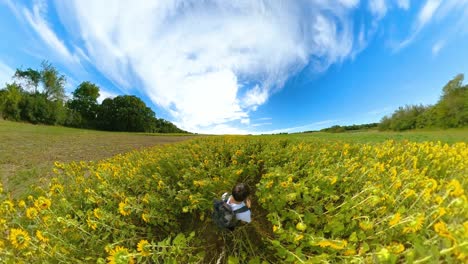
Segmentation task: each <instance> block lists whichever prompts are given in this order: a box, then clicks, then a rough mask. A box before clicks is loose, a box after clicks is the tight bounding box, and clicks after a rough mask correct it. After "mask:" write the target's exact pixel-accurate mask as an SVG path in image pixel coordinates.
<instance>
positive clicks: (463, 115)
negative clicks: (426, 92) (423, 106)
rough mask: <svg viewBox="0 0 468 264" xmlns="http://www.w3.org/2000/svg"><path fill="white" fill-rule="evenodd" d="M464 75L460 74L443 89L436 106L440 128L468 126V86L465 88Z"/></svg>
mask: <svg viewBox="0 0 468 264" xmlns="http://www.w3.org/2000/svg"><path fill="white" fill-rule="evenodd" d="M463 79H464V75H463V74H458V75H457V76H455V78H453V79H452V80H450V81H449V82H448V83H447V84H446V85H445V86H444V88H443V89H442V91H443V93H442V96H441V98H440V100H439V102H438V103H437V104H436V105H435V114H436V118H437V123H438V125H439V126H441V127H444V128H448V127H461V126H466V125H468V102H467V101H468V86H466V85H465V86H463Z"/></svg>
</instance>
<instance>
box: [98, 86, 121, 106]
mask: <svg viewBox="0 0 468 264" xmlns="http://www.w3.org/2000/svg"><path fill="white" fill-rule="evenodd" d="M117 96H118V94H116V93H114V92H109V91H108V90H105V89H102V88H100V89H99V97H98V99H97V101H98V103H102V101H104V99H106V98H114V97H117Z"/></svg>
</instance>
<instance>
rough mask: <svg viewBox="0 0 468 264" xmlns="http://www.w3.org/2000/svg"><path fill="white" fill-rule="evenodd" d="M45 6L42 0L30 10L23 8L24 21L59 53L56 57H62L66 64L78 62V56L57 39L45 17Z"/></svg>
mask: <svg viewBox="0 0 468 264" xmlns="http://www.w3.org/2000/svg"><path fill="white" fill-rule="evenodd" d="M46 8H47V7H46V3H45V2H42V1H36V2H35V3H34V5H33V8H32V10H29V9H27V8H24V9H23V14H24V17H25V18H26V21H27V22H28V23H29V25H30V26H31V27H32V28H33V29H34V31H35V32H36V33H37V34H38V36H39V37H40V38H41V39H42V41H44V42H45V43H46V44H47V45H48V46H49V47H50V48H51V49H52V51H54V52H56V53H57V54H58V55H59V56H58V58H60V59H63V60H64V62H65V63H66V64H79V61H80V59H79V57H78V56H77V55H75V54H73V53H72V52H70V51H69V50H68V48H67V47H66V46H65V44H64V42H63V41H62V40H60V39H59V37H58V36H57V35H56V34H55V32H54V31H53V30H52V29H51V28H50V26H49V25H48V23H47V21H46V19H45V15H46V14H45V12H46V11H45V10H46Z"/></svg>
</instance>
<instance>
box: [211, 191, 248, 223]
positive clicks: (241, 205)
mask: <svg viewBox="0 0 468 264" xmlns="http://www.w3.org/2000/svg"><path fill="white" fill-rule="evenodd" d="M249 194H250V189H249V187H248V186H247V185H246V184H244V183H238V184H236V186H234V188H232V192H231V195H229V194H228V193H224V194H223V196H222V199H221V200H216V199H215V200H214V209H213V216H212V217H213V221H214V222H215V223H216V225H217V226H218V227H219V228H221V229H228V230H231V231H233V230H234V229H235V227H236V226H237V225H238V224H239V223H242V222H243V223H250V222H251V221H252V220H251V214H250V204H251V203H250V198H249Z"/></svg>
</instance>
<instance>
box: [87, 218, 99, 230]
mask: <svg viewBox="0 0 468 264" xmlns="http://www.w3.org/2000/svg"><path fill="white" fill-rule="evenodd" d="M86 223H87V224H88V227H89V228H91V229H92V230H96V229H97V224H96V221H94V220H91V219H89V218H88V219H86Z"/></svg>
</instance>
